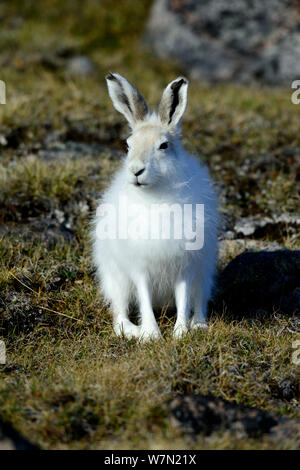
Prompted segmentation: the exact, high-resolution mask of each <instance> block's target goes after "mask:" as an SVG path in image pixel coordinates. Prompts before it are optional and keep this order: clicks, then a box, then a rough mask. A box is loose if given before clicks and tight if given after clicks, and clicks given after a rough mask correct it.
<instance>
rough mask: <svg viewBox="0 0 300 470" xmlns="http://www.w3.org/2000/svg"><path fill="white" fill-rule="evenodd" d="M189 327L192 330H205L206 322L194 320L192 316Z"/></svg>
mask: <svg viewBox="0 0 300 470" xmlns="http://www.w3.org/2000/svg"><path fill="white" fill-rule="evenodd" d="M191 328H192V329H193V330H207V329H208V324H207V323H206V321H201V320H195V319H194V318H192V320H191Z"/></svg>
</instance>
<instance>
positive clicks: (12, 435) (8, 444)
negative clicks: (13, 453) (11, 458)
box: [0, 421, 38, 450]
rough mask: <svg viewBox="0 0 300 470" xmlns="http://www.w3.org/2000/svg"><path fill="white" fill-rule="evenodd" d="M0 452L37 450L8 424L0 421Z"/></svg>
mask: <svg viewBox="0 0 300 470" xmlns="http://www.w3.org/2000/svg"><path fill="white" fill-rule="evenodd" d="M0 450H38V447H36V446H35V445H33V444H31V442H29V441H28V440H27V439H25V438H24V437H23V436H21V434H19V433H18V432H17V431H16V430H15V429H13V428H12V426H11V425H10V424H8V423H4V422H2V421H0Z"/></svg>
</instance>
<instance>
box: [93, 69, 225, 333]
mask: <svg viewBox="0 0 300 470" xmlns="http://www.w3.org/2000/svg"><path fill="white" fill-rule="evenodd" d="M106 80H107V85H108V91H109V95H110V97H111V99H112V102H113V105H114V107H115V108H116V109H117V110H118V111H119V112H120V113H122V114H123V115H124V116H125V117H126V119H127V120H128V122H129V124H130V127H131V130H132V133H131V135H130V137H129V138H128V140H127V143H128V154H127V156H126V158H125V159H124V162H123V165H122V167H121V169H120V170H119V171H118V172H117V174H116V176H115V177H114V179H113V181H112V183H111V185H110V186H109V188H108V189H107V190H106V192H105V193H104V195H103V197H102V200H101V201H100V205H99V207H98V211H97V215H96V217H95V220H94V228H93V234H92V235H93V242H94V243H93V257H94V262H95V264H96V266H97V273H98V276H99V279H100V285H101V289H102V292H103V294H104V296H105V298H106V300H107V301H108V302H109V303H110V305H111V308H112V312H113V322H114V331H115V333H116V334H117V335H122V334H124V335H125V336H126V337H128V338H130V337H138V338H140V339H142V340H147V339H154V338H159V337H160V336H161V333H160V330H159V328H158V325H157V322H156V319H155V315H154V313H153V308H162V307H163V306H166V305H172V304H175V305H176V308H177V320H176V323H175V328H174V336H175V337H180V336H181V335H183V334H184V333H186V332H187V331H188V329H189V328H190V327H192V328H197V327H205V326H206V310H207V302H208V300H209V297H210V295H211V290H212V287H213V280H214V272H215V265H216V256H217V225H218V215H217V209H216V197H215V194H214V191H213V189H212V184H211V182H210V179H209V175H208V172H207V169H206V168H205V167H204V166H203V165H201V164H200V163H199V162H198V161H197V160H196V159H194V158H193V157H192V156H190V155H188V154H187V153H186V152H185V151H184V149H183V148H182V146H181V143H180V121H181V118H182V115H183V113H184V111H185V108H186V105H187V90H188V81H187V79H186V78H184V77H178V78H177V79H176V80H174V81H172V82H171V83H170V84H169V85H168V86H167V88H166V89H165V91H164V93H163V96H162V99H161V102H160V105H159V110H158V114H155V113H152V114H151V113H150V111H149V109H148V106H147V104H146V102H145V101H144V99H143V98H142V96H141V95H140V94H139V92H138V91H137V90H136V89H135V88H134V87H133V86H132V85H131V84H130V83H129V82H128V81H127V80H126V79H125V78H123V77H122V76H120V75H119V74H115V73H114V74H112V73H110V74H109V75H108V76H107V77H106ZM120 201H121V202H120ZM196 204H197V205H204V219H203V218H202V219H203V220H200V219H199V217H198V215H197V214H196V215H195V210H192V211H191V212H189V214H190V219H192V221H188V222H192V223H193V224H194V226H195V224H196V232H195V233H196V238H197V235H198V234H197V230H198V232H200V231H201V234H202V235H204V245H203V247H202V248H201V249H193V248H192V249H187V244H186V238H184V237H182V238H181V239H180V237H176V236H173V237H171V236H170V237H169V239H166V237H165V238H164V237H163V236H162V225H163V223H164V221H165V220H164V219H160V218H159V217H153V214H154V216H156V215H159V216H162V217H164V216H165V217H167V216H168V215H170V214H171V212H172V211H173V209H174V211H175V209H176V208H177V209H178V208H185V207H186V206H187V205H192V206H195V205H196ZM121 205H122V207H121ZM137 206H138V207H139V208H141V207H142V208H143V209H142V214H141V209H140V210H139V211H137V210H136V208H137ZM162 206H163V208H164V209H163V210H162ZM108 207H111V208H112V209H113V208H114V209H115V213H114V215H116V214H118V215H117V216H116V217H115V218H114V217H111V218H110V219H109V220H110V231H111V233H112V234H113V235H114V236H110V237H104V236H100V235H99V231H98V230H97V228H98V227H99V223H100V222H101V221H102V222H103V221H104V219H103V216H104V213H105V210H104V209H103V208H106V209H107V208H108ZM202 207H203V206H202ZM170 208H171V209H170ZM170 210H171V212H170ZM156 211H159V214H158V212H157V213H156ZM164 211H165V212H164ZM113 212H114V211H113ZM175 212H176V211H175ZM175 212H174V214H175ZM150 213H151V220H150V227H149V224H148V229H149V228H150V229H151V230H148V232H147V233H148V236H147V235H146V236H145V234H144V235H143V236H141V237H138V236H137V235H136V233H135V232H134V231H133V232H132V230H131V231H130V230H128V231H126V230H127V229H128V224H131V227H132V224H133V225H134V223H136V222H139V224H140V225H141V224H142V225H143V227H144V228H145V227H146V225H147V220H148V219H147V217H146V214H147V216H148V215H149V214H150ZM174 214H173V215H174ZM191 214H192V215H191ZM171 215H172V214H171ZM175 215H176V214H175ZM175 215H174V217H175ZM177 215H178V214H177ZM179 215H180V214H179ZM181 215H182V214H181ZM143 217H144V218H143ZM146 219H147V220H146ZM171 219H172V217H171ZM106 222H107V221H106ZM198 222H199V223H198ZM181 223H182V222H180V223H179V228H180V225H181ZM170 224H171V227H172V230H173V231H172V230H170V231H169V234H171V231H172V234H173V235H174V231H175V226H176V223H175V222H174V219H172V220H171V222H170ZM108 225H109V224H108ZM125 225H126V227H125ZM169 228H170V226H169ZM177 228H178V224H177ZM149 231H151V234H152V235H153V233H154V234H155V236H152V235H151V236H150V235H149ZM101 233H102V232H101ZM124 233H125V236H124ZM167 238H168V237H167ZM131 305H136V306H137V307H138V309H139V314H140V324H139V325H135V324H134V323H132V322H131V321H130V320H129V307H130V306H131ZM191 312H192V315H193V316H192V318H191Z"/></svg>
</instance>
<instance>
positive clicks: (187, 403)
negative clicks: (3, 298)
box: [167, 394, 300, 448]
mask: <svg viewBox="0 0 300 470" xmlns="http://www.w3.org/2000/svg"><path fill="white" fill-rule="evenodd" d="M167 409H168V412H169V416H170V422H171V425H172V426H173V427H174V428H175V429H176V431H177V432H178V431H179V432H180V433H181V434H185V435H188V436H190V437H194V436H195V437H196V436H197V435H198V434H202V435H206V436H209V435H210V434H211V433H213V432H215V431H224V430H228V431H229V432H231V433H234V435H235V436H236V437H238V438H249V437H250V438H260V437H261V436H264V437H265V438H267V439H268V440H270V441H274V442H275V443H276V444H277V443H279V442H280V441H281V442H282V441H284V442H286V440H287V439H291V440H293V442H294V443H295V445H296V446H297V448H298V446H299V445H300V421H299V420H296V419H288V418H280V417H277V416H275V415H273V414H271V413H269V412H267V411H265V410H262V409H259V408H250V407H246V406H243V405H238V404H235V403H232V402H229V401H227V400H224V399H222V398H215V397H213V396H211V395H192V394H190V395H179V396H177V397H175V398H174V399H173V400H171V401H170V402H169V403H168V405H167Z"/></svg>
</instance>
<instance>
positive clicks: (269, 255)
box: [213, 250, 300, 317]
mask: <svg viewBox="0 0 300 470" xmlns="http://www.w3.org/2000/svg"><path fill="white" fill-rule="evenodd" d="M213 308H214V310H216V311H217V312H222V311H223V310H224V308H225V311H226V312H227V314H228V315H229V316H234V317H241V316H252V315H255V316H256V315H257V314H261V313H263V314H272V313H273V312H274V310H280V311H281V312H282V313H284V314H287V315H290V316H292V315H295V314H298V315H299V314H300V251H291V250H277V251H270V252H268V251H259V252H256V253H255V252H250V251H249V252H247V251H246V252H244V253H242V254H240V255H239V256H237V257H236V258H234V259H233V260H232V261H231V262H230V263H229V264H228V265H227V266H226V268H225V269H224V270H223V271H222V272H221V273H220V274H219V276H218V279H217V284H216V292H215V296H214V300H213Z"/></svg>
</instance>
